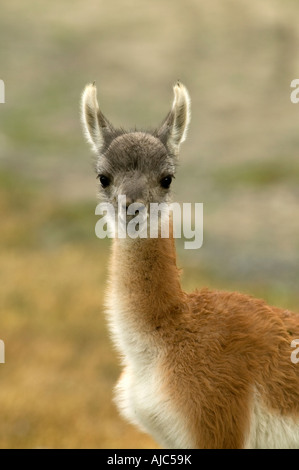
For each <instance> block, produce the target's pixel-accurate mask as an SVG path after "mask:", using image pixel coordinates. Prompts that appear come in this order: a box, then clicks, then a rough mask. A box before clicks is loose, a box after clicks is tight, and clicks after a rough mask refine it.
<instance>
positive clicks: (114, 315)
mask: <svg viewBox="0 0 299 470" xmlns="http://www.w3.org/2000/svg"><path fill="white" fill-rule="evenodd" d="M112 298H113V301H112ZM109 304H110V306H109V312H108V313H109V316H108V318H109V324H110V329H111V333H112V336H113V339H114V342H115V345H116V347H117V348H118V349H119V351H120V352H121V354H122V355H123V363H124V366H125V367H124V371H123V373H122V374H121V377H120V379H119V381H118V383H117V386H116V388H115V402H116V404H117V406H118V408H119V410H120V412H121V414H122V415H123V416H124V417H125V418H126V419H127V420H129V421H130V422H131V423H132V424H135V425H137V426H138V427H139V428H140V429H141V430H143V431H145V432H147V433H149V434H150V435H151V436H152V437H153V438H154V439H155V440H156V441H157V442H158V444H160V445H161V446H162V447H166V448H190V447H193V444H192V438H191V436H190V433H189V431H188V428H187V425H186V424H185V423H184V419H183V417H182V415H181V413H180V412H179V410H175V409H173V407H172V406H171V404H170V400H169V397H168V396H165V395H164V394H163V392H162V383H161V380H162V378H163V371H161V369H160V366H159V364H161V357H162V355H163V351H162V350H161V349H159V353H158V352H157V350H156V349H155V347H154V345H153V342H152V341H151V339H150V338H149V337H148V336H145V334H144V332H143V331H142V330H139V331H138V328H136V325H133V324H132V323H131V322H130V320H129V319H128V318H129V316H128V315H127V314H126V313H127V312H126V308H125V306H124V304H122V303H121V302H120V300H119V299H118V296H117V295H116V294H115V295H113V297H112V296H110V302H109Z"/></svg>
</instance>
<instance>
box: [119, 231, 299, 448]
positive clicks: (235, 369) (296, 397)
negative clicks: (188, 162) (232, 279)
mask: <svg viewBox="0 0 299 470" xmlns="http://www.w3.org/2000/svg"><path fill="white" fill-rule="evenodd" d="M130 243H131V242H130ZM110 281H111V283H112V284H113V285H117V286H118V290H119V293H120V294H121V298H122V302H123V303H124V304H126V305H128V307H129V309H130V312H131V315H132V312H136V317H135V318H132V316H130V319H128V321H130V322H131V323H132V325H133V324H134V328H135V329H136V333H137V332H139V331H140V332H143V333H146V335H147V338H148V346H149V345H151V346H152V345H153V344H154V345H155V349H156V354H157V355H160V356H161V360H160V369H161V370H160V373H161V377H163V378H164V379H163V393H164V394H165V396H167V397H168V399H169V400H171V401H172V402H173V405H174V407H175V408H177V409H179V410H181V412H182V414H183V415H184V416H185V420H186V421H187V423H188V426H189V427H190V429H192V434H193V435H194V436H195V442H196V447H201V448H241V447H243V445H244V443H245V439H246V436H247V433H248V432H249V414H250V406H251V400H252V399H253V389H254V387H257V389H258V390H259V392H260V395H261V397H262V399H263V401H264V403H265V405H266V406H267V407H268V408H269V409H271V410H274V411H275V412H278V413H281V414H282V415H291V416H294V415H295V416H299V368H298V366H296V365H295V364H293V363H292V362H291V360H290V354H291V347H290V343H291V340H292V336H291V335H290V329H292V330H293V332H294V334H295V333H296V332H298V334H297V336H298V337H299V316H298V315H297V314H295V313H291V312H286V311H283V310H280V309H278V308H273V307H269V306H268V305H266V303H265V302H264V301H262V300H258V299H254V298H252V297H249V296H246V295H243V294H240V293H237V292H232V293H229V292H221V291H210V290H208V289H201V290H200V291H198V292H194V293H192V294H186V293H184V292H183V291H182V290H181V287H180V283H179V271H178V269H177V267H176V264H175V248H174V243H173V240H172V239H161V238H158V239H146V240H138V241H137V243H136V241H134V242H133V243H131V246H130V247H128V244H127V243H126V246H125V247H124V241H123V240H114V246H113V256H112V265H111V277H110ZM136 286H138V288H136ZM136 306H138V308H137V309H136ZM142 338H143V341H144V335H142ZM144 346H146V344H144ZM152 347H153V346H152ZM161 352H162V353H161Z"/></svg>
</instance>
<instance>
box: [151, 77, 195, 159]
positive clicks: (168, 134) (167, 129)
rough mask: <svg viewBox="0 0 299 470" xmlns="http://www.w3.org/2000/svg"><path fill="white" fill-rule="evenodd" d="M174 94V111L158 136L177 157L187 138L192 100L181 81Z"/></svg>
mask: <svg viewBox="0 0 299 470" xmlns="http://www.w3.org/2000/svg"><path fill="white" fill-rule="evenodd" d="M173 92H174V100H173V103H172V109H171V111H170V112H169V114H168V115H167V117H166V119H165V120H164V122H163V123H162V125H161V127H160V129H159V130H158V132H157V134H158V137H159V138H160V139H161V140H162V141H163V142H164V143H165V144H166V145H167V147H168V148H169V149H170V150H171V151H172V152H173V153H174V154H175V155H177V154H178V152H179V148H180V145H181V143H182V142H184V140H185V139H186V136H187V130H188V126H189V123H190V119H191V100H190V96H189V93H188V91H187V88H186V87H185V86H184V85H183V84H182V83H181V82H179V81H178V82H177V83H176V84H175V86H174V87H173Z"/></svg>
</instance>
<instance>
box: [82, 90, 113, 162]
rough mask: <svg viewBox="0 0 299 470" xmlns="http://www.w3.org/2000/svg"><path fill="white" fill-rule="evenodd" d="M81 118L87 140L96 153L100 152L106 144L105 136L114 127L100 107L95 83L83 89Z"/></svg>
mask: <svg viewBox="0 0 299 470" xmlns="http://www.w3.org/2000/svg"><path fill="white" fill-rule="evenodd" d="M81 120H82V125H83V131H84V134H85V136H86V139H87V142H88V143H89V144H90V145H91V148H92V150H94V151H95V152H96V153H98V152H100V151H101V149H102V148H103V146H104V143H105V138H107V137H108V134H109V133H111V131H112V129H113V128H112V125H111V124H110V122H109V121H108V120H107V119H106V118H105V116H104V115H103V113H102V112H101V111H100V109H99V104H98V100H97V87H96V86H95V83H92V84H89V85H87V86H86V87H85V89H84V91H83V94H82V101H81Z"/></svg>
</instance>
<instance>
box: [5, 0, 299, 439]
mask: <svg viewBox="0 0 299 470" xmlns="http://www.w3.org/2000/svg"><path fill="white" fill-rule="evenodd" d="M297 18H298V5H297V2H296V1H292V0H286V1H278V0H276V1H265V2H262V3H261V2H260V1H258V0H254V1H252V2H249V3H248V2H246V1H245V0H225V1H222V0H221V1H220V0H218V1H217V0H213V1H211V2H204V1H202V2H201V1H197V0H196V1H195V0H194V1H193V0H192V1H190V2H188V5H187V6H186V2H180V1H178V0H176V1H170V0H163V1H161V2H159V5H156V4H155V3H152V2H146V1H144V0H141V1H140V2H138V3H137V2H133V0H127V1H126V2H120V1H119V0H117V1H116V2H110V3H109V2H108V3H107V2H103V1H95V0H87V1H86V2H84V4H83V3H82V2H79V1H78V0H74V1H73V2H72V5H71V7H70V4H69V3H68V2H63V3H62V2H58V0H53V1H52V2H48V3H45V2H41V3H39V4H36V2H33V1H31V0H29V1H27V2H21V0H10V1H8V0H4V1H3V2H2V5H1V18H0V79H3V80H4V81H5V86H6V103H5V104H0V227H1V236H0V281H1V282H0V338H1V339H3V340H4V342H5V346H6V363H5V364H3V365H2V364H0V448H20V447H25V448H38V447H42V448H43V447H46V448H58V447H62V448H72V447H74V448H84V447H98V448H139V447H140V448H144V447H156V446H157V444H156V443H154V442H153V441H152V440H151V439H150V438H149V437H147V436H145V435H143V434H142V433H139V432H138V431H137V430H135V429H134V428H133V427H131V426H129V425H127V424H126V423H125V422H124V421H123V420H122V419H121V418H120V417H119V416H118V414H117V412H116V410H115V407H114V405H113V403H112V400H111V398H112V389H113V385H114V383H115V381H116V379H117V377H118V374H119V365H118V358H117V355H116V353H115V352H114V350H113V349H112V346H111V343H110V340H109V337H108V332H107V328H106V323H105V321H104V316H103V311H102V306H103V293H104V289H105V279H106V272H107V262H108V254H109V243H108V242H106V241H100V240H97V239H96V237H95V235H94V226H95V222H96V218H95V215H94V209H95V204H96V182H95V179H94V174H93V171H92V159H91V158H90V155H89V151H88V149H87V147H86V145H85V143H84V141H83V138H82V136H81V129H80V123H79V111H78V102H79V97H80V93H81V91H82V89H83V87H84V85H85V83H87V82H90V81H93V80H97V84H98V88H99V95H100V96H99V98H100V103H101V104H102V105H103V107H104V112H106V114H107V115H108V117H109V118H110V119H111V120H112V122H114V123H115V124H116V125H128V126H129V127H130V126H134V125H135V124H136V123H137V124H139V125H140V126H141V127H146V126H148V125H153V126H156V125H157V124H158V123H159V121H161V120H162V118H163V117H164V115H165V114H166V112H167V111H168V108H169V105H170V102H171V98H172V94H171V93H172V91H171V86H172V84H173V83H174V82H175V80H176V79H177V78H180V79H181V80H182V81H183V82H184V83H185V84H186V85H187V86H188V88H189V90H190V93H191V97H192V109H193V120H192V124H191V128H190V133H189V140H188V141H187V142H186V144H184V147H183V148H182V159H181V163H180V168H179V176H178V177H177V178H176V182H175V185H176V186H175V188H176V194H175V197H176V198H177V199H178V200H180V201H184V202H189V201H190V202H192V201H197V202H203V203H204V245H203V247H202V248H201V249H200V250H198V252H192V253H187V252H186V251H184V250H183V249H182V244H180V243H178V253H179V265H180V266H182V267H184V275H183V284H184V287H185V288H186V289H187V290H192V289H193V288H195V287H199V286H200V285H208V286H210V287H217V288H222V289H229V290H237V289H238V290H241V291H243V292H247V293H250V294H253V295H256V296H258V297H263V298H265V299H266V300H267V301H268V302H269V303H271V304H275V305H278V306H284V307H286V308H293V309H297V310H298V305H299V294H298V277H299V242H298V240H299V224H298V215H299V213H298V207H299V190H298V187H299V185H298V183H299V163H298V145H299V134H298V116H299V115H298V113H299V105H297V106H298V107H296V105H294V104H292V103H291V102H290V99H289V95H290V91H291V90H290V82H291V80H292V79H293V78H298V74H299V54H298V51H299V47H298V46H299V40H298V39H299V33H298V27H297ZM198 130H199V131H200V132H199V131H198Z"/></svg>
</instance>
